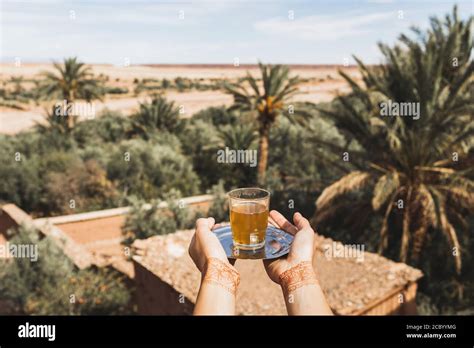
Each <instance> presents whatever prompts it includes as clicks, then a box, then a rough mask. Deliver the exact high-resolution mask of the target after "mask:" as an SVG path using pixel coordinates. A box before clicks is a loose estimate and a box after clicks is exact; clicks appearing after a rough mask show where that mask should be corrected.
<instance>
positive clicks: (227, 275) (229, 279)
mask: <svg viewBox="0 0 474 348" xmlns="http://www.w3.org/2000/svg"><path fill="white" fill-rule="evenodd" d="M202 282H203V283H204V282H208V283H212V284H216V285H218V286H220V287H223V288H224V289H226V290H227V291H229V292H230V293H231V294H232V295H234V296H235V294H236V292H237V288H238V286H239V284H240V274H239V272H238V271H237V270H236V269H235V268H234V267H232V265H230V264H228V263H226V262H224V261H222V260H219V259H217V258H215V257H211V258H209V260H208V261H207V265H206V271H205V272H204V276H203V279H202Z"/></svg>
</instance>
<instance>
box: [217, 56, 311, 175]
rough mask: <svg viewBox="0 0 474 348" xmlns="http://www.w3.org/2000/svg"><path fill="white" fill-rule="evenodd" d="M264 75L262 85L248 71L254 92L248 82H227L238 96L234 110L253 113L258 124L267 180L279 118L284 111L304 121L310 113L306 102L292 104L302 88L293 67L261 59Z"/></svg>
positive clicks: (261, 162) (261, 172) (260, 164)
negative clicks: (272, 135)
mask: <svg viewBox="0 0 474 348" xmlns="http://www.w3.org/2000/svg"><path fill="white" fill-rule="evenodd" d="M259 67H260V72H261V75H262V87H263V88H260V87H259V84H258V82H257V79H256V78H254V77H253V76H252V75H250V73H247V77H245V78H244V79H243V80H242V81H243V82H244V83H245V82H247V83H248V85H249V87H250V92H251V93H249V91H248V88H247V86H246V85H244V84H242V83H240V84H237V83H235V84H228V83H225V84H224V88H225V90H226V91H227V93H229V94H231V95H232V96H233V97H234V104H233V105H232V106H231V107H230V110H240V111H244V112H250V113H253V114H254V115H255V117H256V120H257V124H258V134H259V143H258V181H259V183H263V182H264V180H265V172H266V169H267V161H268V141H269V135H270V129H271V127H272V125H273V124H275V122H276V121H277V119H278V116H280V115H283V116H285V117H288V118H289V119H290V120H293V121H296V122H300V123H303V122H304V120H305V119H307V118H308V117H310V113H309V112H306V111H305V109H304V108H303V107H301V106H302V104H295V105H289V104H288V102H289V99H290V98H291V97H292V96H294V95H295V94H296V93H297V92H298V85H299V84H300V82H301V81H300V79H299V78H298V77H297V76H294V77H290V76H289V74H290V71H289V69H288V67H287V66H283V65H273V66H270V65H263V64H261V63H259Z"/></svg>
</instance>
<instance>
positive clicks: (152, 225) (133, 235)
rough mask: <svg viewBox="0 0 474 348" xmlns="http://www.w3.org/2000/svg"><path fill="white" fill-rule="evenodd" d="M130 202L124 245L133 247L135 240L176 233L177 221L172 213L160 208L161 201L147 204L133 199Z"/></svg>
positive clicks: (124, 230)
mask: <svg viewBox="0 0 474 348" xmlns="http://www.w3.org/2000/svg"><path fill="white" fill-rule="evenodd" d="M130 202H131V208H130V212H129V214H128V215H127V218H126V220H125V224H124V225H123V227H122V234H123V236H124V240H123V244H125V245H131V244H132V243H133V241H134V240H135V239H146V238H149V237H151V236H155V235H163V234H168V233H173V232H176V229H177V224H176V220H175V218H174V216H173V214H172V213H170V212H169V211H167V210H165V209H163V208H160V207H159V205H160V203H161V201H158V200H152V201H151V202H150V203H149V204H146V203H145V201H143V200H139V199H136V198H131V199H130Z"/></svg>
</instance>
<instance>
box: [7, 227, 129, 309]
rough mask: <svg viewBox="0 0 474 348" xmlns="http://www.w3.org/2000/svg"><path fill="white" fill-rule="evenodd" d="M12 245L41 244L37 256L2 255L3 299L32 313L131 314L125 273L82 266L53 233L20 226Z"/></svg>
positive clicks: (11, 306)
mask: <svg viewBox="0 0 474 348" xmlns="http://www.w3.org/2000/svg"><path fill="white" fill-rule="evenodd" d="M9 233H13V234H14V235H13V237H12V238H11V239H10V240H9V242H10V243H12V244H26V245H36V246H37V248H38V249H37V252H38V259H37V261H35V262H34V261H33V260H30V259H26V258H12V259H0V298H2V299H3V300H5V301H7V302H8V304H9V307H10V308H12V310H13V312H14V313H17V314H27V315H101V314H102V315H103V314H108V315H113V314H126V313H127V311H128V304H129V300H130V293H129V290H128V289H127V287H126V286H125V283H124V276H122V275H119V274H118V273H116V272H111V271H108V270H105V269H102V270H93V269H87V270H78V269H76V268H75V266H74V265H73V264H72V262H71V261H70V260H69V259H68V258H67V256H66V255H64V254H63V252H62V250H61V249H59V247H58V246H57V245H56V244H55V242H54V241H53V240H51V239H50V238H49V237H45V238H43V239H40V236H39V233H38V231H37V230H34V229H31V228H27V227H25V226H21V227H19V228H18V229H16V230H14V231H12V230H10V231H9Z"/></svg>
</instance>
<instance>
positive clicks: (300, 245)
mask: <svg viewBox="0 0 474 348" xmlns="http://www.w3.org/2000/svg"><path fill="white" fill-rule="evenodd" d="M293 221H294V225H293V224H291V223H290V222H289V221H288V220H287V219H286V218H285V217H284V216H283V215H282V214H280V213H279V212H277V211H276V210H272V211H271V212H270V222H271V223H272V224H273V225H275V227H278V228H281V229H282V230H284V231H286V232H288V233H290V234H292V235H294V237H295V238H294V240H293V243H292V245H291V249H290V252H289V253H288V255H287V256H286V257H283V258H279V259H275V260H264V262H263V264H264V265H265V270H266V271H267V274H268V276H269V277H270V279H271V280H273V281H274V282H275V283H277V284H280V276H281V275H282V274H283V273H284V272H285V271H287V270H289V269H290V268H292V267H294V266H296V265H298V264H300V263H301V262H312V261H313V254H314V231H313V229H312V228H311V225H310V224H309V221H308V220H307V219H305V218H304V217H303V216H302V215H301V214H300V213H295V214H294V216H293Z"/></svg>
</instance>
